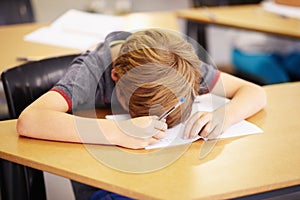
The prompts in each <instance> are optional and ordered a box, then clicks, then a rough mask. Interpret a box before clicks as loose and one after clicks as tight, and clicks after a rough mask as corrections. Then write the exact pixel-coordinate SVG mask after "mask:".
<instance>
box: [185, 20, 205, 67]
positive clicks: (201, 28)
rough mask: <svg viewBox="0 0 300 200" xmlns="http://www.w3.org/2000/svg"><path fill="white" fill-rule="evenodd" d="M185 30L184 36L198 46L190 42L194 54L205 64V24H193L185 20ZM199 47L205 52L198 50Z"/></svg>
mask: <svg viewBox="0 0 300 200" xmlns="http://www.w3.org/2000/svg"><path fill="white" fill-rule="evenodd" d="M186 28H187V30H186V34H187V35H188V36H189V37H190V38H191V39H193V40H194V41H195V42H197V43H198V44H194V43H193V42H192V41H190V42H191V43H192V44H193V46H194V47H195V49H196V52H197V54H198V56H199V58H200V59H201V60H203V61H204V62H207V52H208V50H207V40H206V25H205V24H201V23H199V22H194V21H190V20H187V27H186ZM199 45H201V47H202V48H203V49H204V50H205V51H203V49H201V47H200V49H199Z"/></svg>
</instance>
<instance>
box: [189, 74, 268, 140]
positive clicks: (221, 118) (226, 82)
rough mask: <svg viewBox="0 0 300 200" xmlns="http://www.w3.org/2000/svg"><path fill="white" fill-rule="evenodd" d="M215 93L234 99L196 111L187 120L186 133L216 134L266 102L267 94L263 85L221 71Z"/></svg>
mask: <svg viewBox="0 0 300 200" xmlns="http://www.w3.org/2000/svg"><path fill="white" fill-rule="evenodd" d="M211 93H212V94H216V95H219V96H223V97H226V98H229V99H231V101H229V102H228V103H227V104H226V105H225V106H221V107H220V108H218V109H216V110H215V111H214V112H212V113H209V112H196V113H195V114H193V116H191V117H190V118H189V120H188V122H187V123H186V126H185V131H184V137H185V138H193V137H195V136H196V135H198V134H199V132H200V131H201V132H200V133H201V136H203V137H209V138H214V137H216V136H218V135H219V134H221V133H223V132H224V131H225V130H226V129H227V128H229V127H230V126H231V125H233V124H235V123H237V122H239V121H241V120H243V119H246V118H248V117H250V116H251V115H253V114H255V113H256V112H258V111H259V110H261V109H262V108H263V107H264V106H265V105H266V94H265V91H264V90H263V88H262V87H260V86H258V85H255V84H253V83H250V82H248V81H245V80H242V79H240V78H237V77H234V76H232V75H229V74H226V73H223V72H221V74H220V78H219V79H218V81H217V82H216V84H215V86H214V88H213V89H212V91H211Z"/></svg>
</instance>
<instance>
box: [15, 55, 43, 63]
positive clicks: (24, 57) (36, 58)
mask: <svg viewBox="0 0 300 200" xmlns="http://www.w3.org/2000/svg"><path fill="white" fill-rule="evenodd" d="M16 59H17V61H25V62H32V61H39V60H41V59H42V57H34V56H31V57H27V56H18V57H17V58H16Z"/></svg>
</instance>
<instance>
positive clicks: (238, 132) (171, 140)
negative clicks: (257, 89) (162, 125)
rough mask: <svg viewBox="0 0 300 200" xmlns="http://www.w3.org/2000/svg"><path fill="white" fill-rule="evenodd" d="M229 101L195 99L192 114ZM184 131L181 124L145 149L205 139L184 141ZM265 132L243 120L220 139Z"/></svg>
mask: <svg viewBox="0 0 300 200" xmlns="http://www.w3.org/2000/svg"><path fill="white" fill-rule="evenodd" d="M228 101H229V100H228V99H226V98H223V97H219V96H216V95H213V94H205V95H201V96H198V97H197V98H196V99H195V102H194V104H193V110H192V113H194V112H196V111H207V112H211V111H213V110H215V109H217V108H218V107H220V106H222V105H224V104H225V103H226V102H228ZM106 118H107V119H113V120H126V119H129V118H130V116H129V115H107V116H106ZM183 130H184V124H183V123H181V124H179V125H177V126H175V127H172V128H170V129H168V130H167V131H166V135H165V138H164V139H162V140H160V141H158V142H157V143H156V144H153V145H149V146H147V147H146V148H145V149H155V148H162V147H167V146H169V147H171V146H176V145H183V144H188V143H191V142H194V141H196V140H198V139H205V138H203V137H200V136H198V137H196V138H194V139H183V138H182V136H183ZM262 132H263V131H262V130H261V129H260V128H259V127H257V126H256V125H255V124H253V123H250V122H248V121H246V120H242V121H241V122H239V123H236V124H234V125H233V126H231V127H229V128H228V129H227V130H226V131H225V132H224V133H223V134H222V135H220V136H219V137H218V138H220V139H221V138H231V137H238V136H244V135H250V134H259V133H262Z"/></svg>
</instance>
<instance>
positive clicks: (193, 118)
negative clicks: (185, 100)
mask: <svg viewBox="0 0 300 200" xmlns="http://www.w3.org/2000/svg"><path fill="white" fill-rule="evenodd" d="M202 114H203V113H202V112H196V113H195V114H193V115H192V116H191V117H190V118H189V119H188V121H187V123H186V125H185V128H184V133H183V138H184V139H187V138H189V137H190V133H191V131H192V128H193V126H194V123H195V121H197V120H198V119H199V118H200V117H201V115H202Z"/></svg>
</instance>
